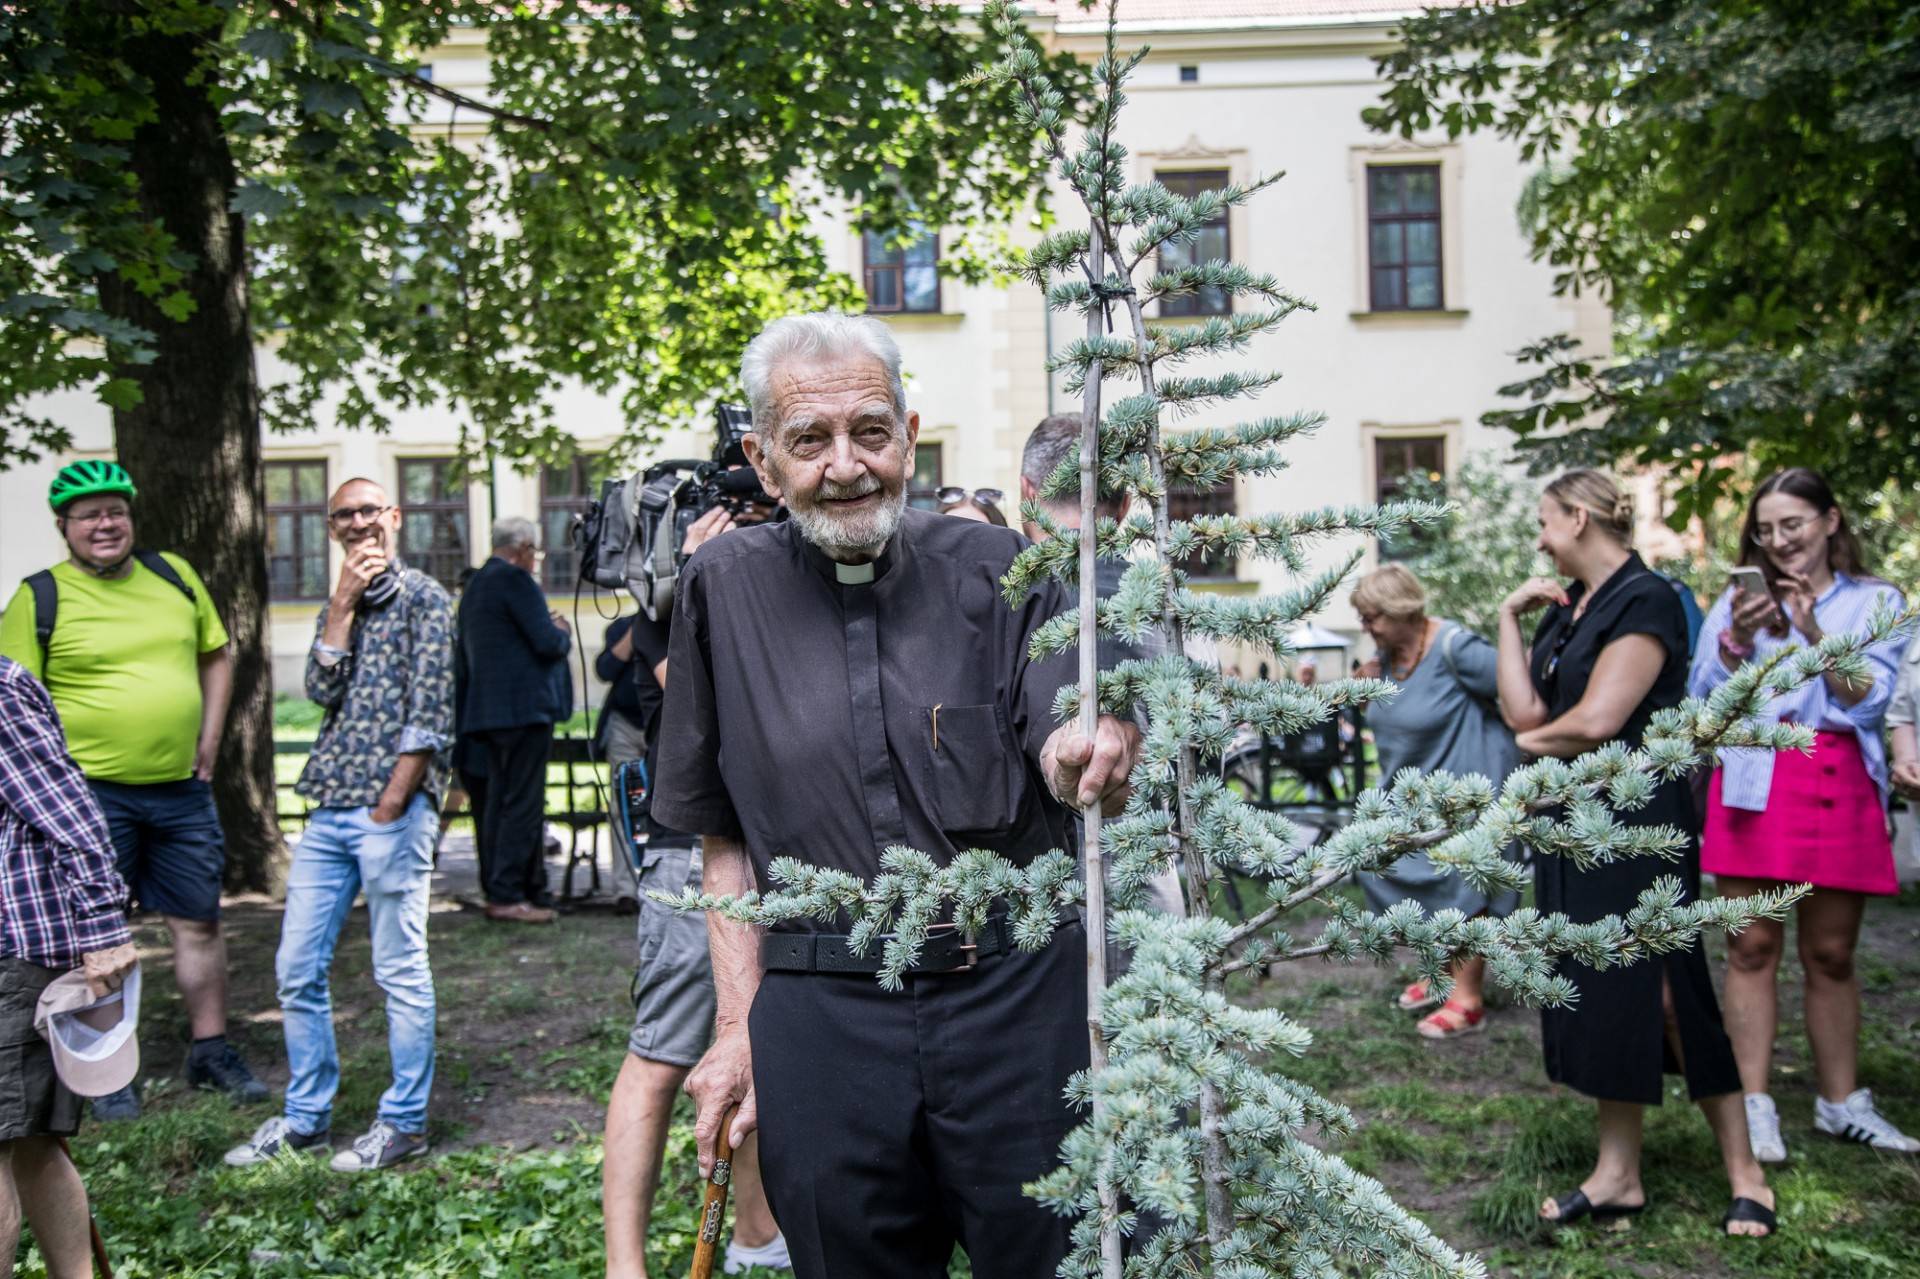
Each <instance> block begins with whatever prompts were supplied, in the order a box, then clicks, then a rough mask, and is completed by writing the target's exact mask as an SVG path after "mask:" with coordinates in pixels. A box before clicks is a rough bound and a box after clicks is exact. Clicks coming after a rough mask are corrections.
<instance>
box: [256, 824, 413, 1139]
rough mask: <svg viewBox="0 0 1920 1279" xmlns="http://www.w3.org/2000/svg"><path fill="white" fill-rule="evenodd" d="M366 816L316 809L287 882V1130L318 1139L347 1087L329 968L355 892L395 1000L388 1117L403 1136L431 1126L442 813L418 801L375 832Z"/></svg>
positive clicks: (385, 1099)
mask: <svg viewBox="0 0 1920 1279" xmlns="http://www.w3.org/2000/svg"><path fill="white" fill-rule="evenodd" d="M371 813H372V810H371V809H368V808H322V809H318V810H316V811H315V812H314V814H313V817H312V819H311V821H309V822H308V824H307V830H306V833H305V834H304V835H302V836H301V837H300V844H299V847H298V848H297V849H295V851H294V854H293V866H292V868H291V869H290V870H289V871H288V874H287V911H286V915H285V917H284V919H283V920H282V922H281V925H280V953H279V955H278V957H277V958H276V960H275V964H274V970H275V975H276V976H277V978H278V980H279V986H280V1009H281V1012H282V1014H283V1016H284V1018H285V1024H286V1032H287V1066H288V1068H289V1070H290V1071H291V1075H292V1077H291V1078H290V1079H289V1080H288V1081H287V1100H286V1116H287V1122H288V1123H289V1124H290V1125H292V1127H293V1128H294V1130H295V1131H296V1132H302V1133H314V1132H319V1131H321V1130H322V1129H325V1128H328V1127H330V1126H331V1124H332V1115H333V1097H334V1094H335V1093H336V1092H338V1091H339V1088H340V1053H339V1050H338V1049H337V1048H336V1047H335V1045H334V1040H333V1001H332V998H331V997H330V995H329V993H328V989H327V970H328V968H330V967H331V966H332V964H333V947H334V943H335V942H337V941H338V940H339V938H340V926H341V925H342V924H344V923H345V922H346V919H347V912H348V911H350V910H351V909H352V908H353V899H354V896H355V895H356V894H357V893H359V892H360V891H361V890H362V889H363V888H364V889H365V890H366V894H367V924H368V927H369V928H370V929H371V931H372V934H373V979H374V980H375V981H376V982H378V983H379V984H380V989H381V990H383V991H385V992H386V994H387V1053H388V1055H389V1056H390V1057H391V1058H392V1059H393V1085H392V1086H391V1087H390V1088H388V1089H387V1091H386V1092H385V1093H384V1094H382V1096H381V1098H380V1118H382V1119H384V1120H386V1121H387V1122H388V1123H390V1124H392V1125H393V1126H394V1127H395V1128H398V1129H400V1131H402V1132H409V1133H417V1132H423V1131H425V1129H426V1126H427V1094H428V1093H429V1092H431V1091H432V1089H433V1013H434V1005H433V973H432V972H431V971H430V970H429V969H428V967H427V897H428V892H429V889H430V887H431V874H432V870H433V845H434V839H435V836H436V834H437V833H438V828H439V823H440V817H439V813H438V812H437V810H436V809H435V808H434V804H433V801H432V799H431V798H430V797H429V796H427V795H426V794H424V793H420V794H416V795H415V796H414V797H413V801H412V802H411V803H410V804H408V805H407V811H406V813H405V814H404V815H402V816H401V818H400V820H399V821H397V822H393V823H390V824H388V825H384V826H382V825H378V824H376V823H375V822H374V821H373V819H372V816H371Z"/></svg>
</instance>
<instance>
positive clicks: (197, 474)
mask: <svg viewBox="0 0 1920 1279" xmlns="http://www.w3.org/2000/svg"><path fill="white" fill-rule="evenodd" d="M215 12H218V11H215ZM122 29H123V30H125V28H122ZM218 34H219V32H218V27H217V24H216V25H214V26H210V27H209V28H208V29H207V30H206V31H204V32H198V33H192V32H190V33H183V34H179V35H154V34H139V35H132V36H129V37H128V39H127V42H126V45H125V47H124V55H125V57H126V59H127V62H128V63H129V65H131V67H132V68H133V69H134V71H135V72H136V73H138V74H140V75H142V76H145V77H146V78H147V79H148V80H150V81H151V83H152V86H153V95H154V99H155V103H156V105H157V107H158V111H157V113H156V118H155V119H154V120H153V121H151V122H150V123H148V124H146V125H143V126H142V127H141V128H140V130H139V132H138V133H137V134H135V136H134V140H133V147H132V150H133V160H132V166H131V167H132V169H133V172H134V175H135V177H136V178H137V180H138V182H139V189H140V199H141V203H142V205H143V206H144V208H145V210H146V212H147V214H148V216H150V217H152V218H154V219H155V220H156V221H158V222H159V223H160V224H161V225H162V226H164V227H165V228H166V230H167V231H169V232H170V233H172V235H173V237H174V239H175V240H176V241H177V244H178V247H179V249H180V250H181V251H182V252H184V253H188V254H191V255H192V256H193V258H194V266H193V267H192V269H191V270H190V271H189V272H188V275H187V280H186V283H185V288H186V290H187V292H188V293H190V294H191V295H192V297H193V301H194V311H193V314H192V315H191V316H190V317H189V318H188V319H187V320H186V321H185V322H179V321H175V320H172V319H169V318H168V317H166V316H165V315H163V314H161V313H160V311H159V310H158V308H157V307H155V305H154V304H153V302H152V300H151V299H148V298H145V297H142V296H141V295H140V294H139V293H137V292H136V291H135V290H134V289H132V288H131V287H129V286H128V285H127V283H126V282H125V281H123V280H121V279H120V278H119V277H118V276H117V275H111V274H109V275H104V276H102V277H101V279H100V292H101V298H102V301H103V302H104V303H105V306H106V309H107V310H108V311H109V312H111V313H112V314H114V315H116V316H119V317H121V318H123V319H127V320H130V321H132V322H133V323H135V324H139V325H141V326H142V327H144V328H147V329H149V330H151V331H152V332H153V333H154V334H155V335H156V336H157V347H158V357H157V358H156V359H155V360H154V361H153V362H152V363H151V364H148V365H145V366H143V367H134V368H123V369H120V370H116V372H117V373H118V374H119V375H120V376H124V377H131V378H133V379H135V380H136V381H137V382H138V383H139V384H140V389H141V391H142V392H143V393H144V394H145V400H144V401H143V402H142V403H141V404H140V405H139V406H138V407H136V408H133V409H131V410H125V411H119V410H117V411H115V413H114V415H113V429H114V438H115V442H116V444H117V446H118V449H119V453H120V460H121V462H122V464H124V465H125V466H126V468H127V469H128V470H129V471H130V472H132V474H133V477H134V482H135V484H137V485H138V486H139V489H140V500H139V503H138V507H137V509H136V511H135V518H136V520H137V521H138V534H139V542H140V544H141V545H143V546H147V547H151V548H153V549H155V550H170V551H175V552H177V553H179V554H181V555H184V556H185V557H186V558H187V559H188V561H190V562H191V563H192V564H193V566H194V568H195V569H197V570H198V571H199V572H200V574H201V575H202V576H203V577H204V578H205V579H206V582H207V587H208V589H209V590H210V591H211V592H212V595H213V599H214V603H215V604H216V605H217V606H218V607H219V609H220V615H221V617H222V619H223V620H224V621H225V622H226V627H227V633H228V634H229V635H230V636H231V637H232V652H233V705H232V709H231V711H230V712H229V714H228V717H227V730H226V737H225V740H224V742H223V744H222V746H221V748H220V760H219V765H218V767H217V768H216V770H215V775H214V783H213V786H214V796H215V799H216V801H217V802H218V804H219V808H220V820H221V824H222V825H223V826H224V827H225V828H226V835H227V885H228V887H229V888H233V889H253V890H264V889H268V888H271V887H273V886H274V883H275V881H276V879H277V878H278V871H279V869H280V867H281V866H282V864H283V862H284V858H285V852H286V845H285V843H284V841H283V840H282V839H281V838H280V827H279V822H278V820H277V818H276V816H275V803H274V773H273V767H274V761H273V684H272V672H271V668H270V666H269V663H268V651H267V640H268V636H267V613H266V602H267V556H266V522H265V505H266V494H265V487H264V480H263V478H262V472H261V468H260V411H259V394H258V388H257V385H256V382H255V375H254V364H253V338H252V331H251V326H250V324H249V322H248V315H247V264H246V242H245V226H244V224H243V222H242V220H241V218H240V217H239V216H238V215H236V214H234V213H233V212H232V211H231V210H230V208H229V207H228V203H229V200H230V199H231V197H232V195H233V190H234V185H235V172H234V164H233V154H232V152H231V151H230V150H229V148H228V146H227V139H226V135H225V134H224V133H223V132H222V130H221V124H220V113H219V111H218V110H217V109H216V108H215V106H214V104H213V103H212V102H211V101H209V100H208V97H207V89H208V86H207V85H206V84H192V83H189V77H190V76H191V75H192V73H193V72H194V71H195V69H196V67H197V66H198V65H199V54H200V51H201V50H202V49H204V48H205V47H206V46H205V45H204V44H203V43H202V42H201V40H200V39H199V38H196V37H213V38H217V36H218Z"/></svg>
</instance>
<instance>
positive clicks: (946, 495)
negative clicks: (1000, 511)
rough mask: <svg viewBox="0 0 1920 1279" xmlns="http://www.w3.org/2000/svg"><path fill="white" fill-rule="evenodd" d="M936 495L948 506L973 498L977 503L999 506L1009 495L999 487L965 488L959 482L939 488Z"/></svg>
mask: <svg viewBox="0 0 1920 1279" xmlns="http://www.w3.org/2000/svg"><path fill="white" fill-rule="evenodd" d="M934 496H935V497H937V498H939V499H940V501H941V502H942V503H943V504H945V505H947V506H952V505H954V504H955V503H958V502H965V501H968V500H971V501H972V502H974V503H975V504H976V505H979V504H981V503H991V504H992V505H994V506H998V505H1000V503H1001V502H1003V501H1005V500H1006V497H1007V495H1006V494H1005V493H1002V492H1001V491H1000V490H999V489H963V488H961V487H960V486H959V485H957V484H949V485H947V486H946V487H945V488H943V489H940V490H938V491H937V492H936V493H935V494H934Z"/></svg>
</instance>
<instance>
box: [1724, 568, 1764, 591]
mask: <svg viewBox="0 0 1920 1279" xmlns="http://www.w3.org/2000/svg"><path fill="white" fill-rule="evenodd" d="M1728 578H1729V580H1730V581H1731V582H1732V583H1733V589H1734V591H1735V592H1737V593H1738V594H1741V595H1764V596H1766V597H1767V598H1768V599H1772V598H1773V592H1772V591H1770V590H1768V589H1767V575H1766V574H1765V573H1762V572H1761V571H1760V570H1759V569H1757V568H1754V567H1752V566H1751V565H1743V566H1741V567H1740V568H1736V569H1734V570H1733V572H1732V573H1730V574H1729V575H1728Z"/></svg>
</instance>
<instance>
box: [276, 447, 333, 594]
mask: <svg viewBox="0 0 1920 1279" xmlns="http://www.w3.org/2000/svg"><path fill="white" fill-rule="evenodd" d="M275 467H285V468H286V469H287V470H289V471H290V472H291V473H292V479H291V480H290V482H289V485H288V491H289V492H290V493H291V494H293V500H292V501H291V502H274V501H272V500H271V498H269V499H267V500H266V502H265V503H264V510H265V512H266V517H267V536H266V540H267V602H268V603H269V604H311V603H314V602H316V601H318V600H323V599H326V598H327V595H328V591H329V586H328V582H329V580H330V578H331V577H332V568H333V564H332V546H333V542H332V539H331V538H330V537H329V536H328V535H327V495H328V492H329V490H328V488H327V470H328V467H327V459H326V458H323V457H270V458H264V459H262V467H261V472H260V474H261V479H262V492H263V493H264V492H265V491H266V485H265V479H266V476H267V475H269V474H270V473H271V472H272V470H273V468H275ZM305 469H318V470H319V472H320V500H319V501H317V502H302V501H301V500H300V497H299V494H300V473H301V471H302V470H305ZM276 515H290V516H292V517H293V521H294V522H293V538H294V545H293V548H292V549H291V550H289V551H286V552H283V553H276V552H275V549H274V546H273V520H274V516H276ZM302 516H314V517H317V518H318V519H319V521H320V545H319V546H318V547H309V546H307V545H306V539H305V538H304V537H303V536H302V535H301V533H300V526H301V517H302ZM315 556H317V557H318V558H319V561H320V590H319V592H318V593H317V594H313V595H306V594H302V593H300V591H299V584H300V577H301V573H300V563H301V561H302V560H305V559H311V558H314V557H315ZM275 560H289V561H291V562H292V564H293V575H292V576H293V590H292V591H291V592H290V593H283V592H282V591H280V590H279V589H278V587H277V586H276V584H275V580H274V573H273V566H274V561H275Z"/></svg>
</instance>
